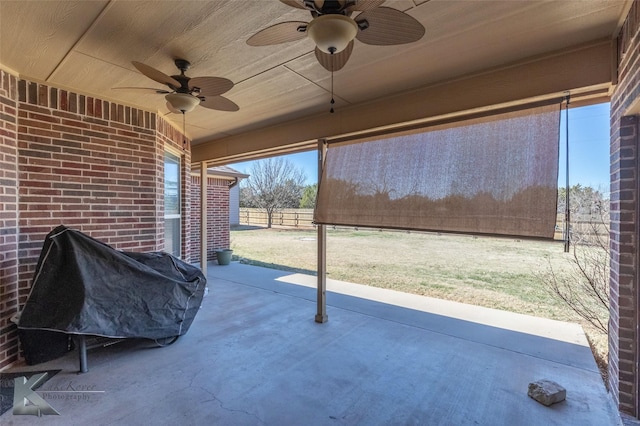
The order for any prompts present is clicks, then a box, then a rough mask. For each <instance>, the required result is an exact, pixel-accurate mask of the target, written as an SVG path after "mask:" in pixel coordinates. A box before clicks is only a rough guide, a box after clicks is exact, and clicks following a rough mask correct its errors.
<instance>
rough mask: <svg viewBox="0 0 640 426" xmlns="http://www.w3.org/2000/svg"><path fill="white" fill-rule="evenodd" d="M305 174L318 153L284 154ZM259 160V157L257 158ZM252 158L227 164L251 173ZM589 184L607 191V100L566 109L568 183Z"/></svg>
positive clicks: (314, 173) (312, 173)
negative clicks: (567, 113)
mask: <svg viewBox="0 0 640 426" xmlns="http://www.w3.org/2000/svg"><path fill="white" fill-rule="evenodd" d="M565 122H566V119H565V110H564V109H563V110H562V113H561V118H560V162H559V163H560V164H559V173H558V186H562V187H564V185H565V180H566V178H565V170H566V167H565V163H566V149H565V147H566V143H565V141H566V130H565ZM286 158H287V159H289V160H290V161H291V162H293V164H294V165H295V166H296V167H298V168H300V169H302V170H303V171H304V173H305V175H306V178H307V180H306V182H305V183H306V184H307V185H311V184H314V183H316V182H317V181H318V154H317V152H316V151H315V150H314V151H309V152H303V153H298V154H290V155H287V156H286ZM258 161H259V160H258ZM253 163H254V161H246V162H243V163H234V164H229V166H230V167H232V168H234V169H236V170H238V171H240V172H243V173H246V174H251V166H252V164H253ZM578 183H579V184H581V185H582V186H591V187H592V188H594V189H597V190H600V191H601V192H603V193H605V194H608V193H609V103H605V104H597V105H590V106H586V107H581V108H572V109H569V184H570V185H571V186H573V185H575V184H578Z"/></svg>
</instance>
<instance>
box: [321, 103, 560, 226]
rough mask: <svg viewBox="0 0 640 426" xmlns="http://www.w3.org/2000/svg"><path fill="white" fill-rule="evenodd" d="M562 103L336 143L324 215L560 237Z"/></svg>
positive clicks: (356, 221) (363, 222) (353, 222)
mask: <svg viewBox="0 0 640 426" xmlns="http://www.w3.org/2000/svg"><path fill="white" fill-rule="evenodd" d="M559 126H560V109H559V107H558V105H557V104H554V105H546V106H540V107H535V108H531V109H525V110H519V111H515V112H514V111H512V112H507V113H501V114H495V115H491V116H488V117H482V118H474V119H468V120H463V121H459V122H456V123H454V124H451V123H449V124H446V125H440V126H434V127H429V128H422V129H420V130H411V131H407V132H403V133H395V134H390V135H385V136H382V137H378V138H377V139H375V140H372V139H369V140H355V141H349V142H345V143H335V144H330V145H329V147H328V149H327V154H326V159H325V165H324V168H323V172H322V177H321V179H320V183H319V188H318V197H317V203H316V209H315V212H314V221H315V222H316V223H318V224H333V225H348V226H363V227H374V228H396V229H411V230H424V231H438V232H455V233H469V234H490V235H509V236H523V237H534V238H544V239H552V238H553V234H554V227H555V223H556V207H557V195H558V194H557V192H558V155H559V154H558V143H559V138H558V135H559V133H558V132H559Z"/></svg>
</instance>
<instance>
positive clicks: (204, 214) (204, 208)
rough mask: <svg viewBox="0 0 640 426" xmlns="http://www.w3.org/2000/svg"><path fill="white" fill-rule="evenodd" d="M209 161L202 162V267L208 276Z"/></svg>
mask: <svg viewBox="0 0 640 426" xmlns="http://www.w3.org/2000/svg"><path fill="white" fill-rule="evenodd" d="M207 184H208V182H207V163H206V162H205V161H203V162H202V163H200V269H201V270H202V273H203V274H204V276H205V277H206V276H207Z"/></svg>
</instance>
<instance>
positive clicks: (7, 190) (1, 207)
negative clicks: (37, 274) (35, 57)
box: [0, 70, 18, 368]
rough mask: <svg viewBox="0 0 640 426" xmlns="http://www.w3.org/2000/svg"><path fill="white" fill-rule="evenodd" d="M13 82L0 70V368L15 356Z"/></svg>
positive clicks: (16, 298)
mask: <svg viewBox="0 0 640 426" xmlns="http://www.w3.org/2000/svg"><path fill="white" fill-rule="evenodd" d="M16 97H17V79H16V78H15V77H14V76H12V75H10V74H8V73H6V72H4V71H2V70H0V368H2V367H5V366H6V365H8V364H10V363H11V362H13V361H15V360H16V359H17V356H18V333H17V330H16V328H15V326H14V325H13V324H12V323H11V317H12V316H13V315H14V314H15V313H16V312H17V311H18V189H17V188H18V144H17V139H16V130H17V126H16V111H17V110H16Z"/></svg>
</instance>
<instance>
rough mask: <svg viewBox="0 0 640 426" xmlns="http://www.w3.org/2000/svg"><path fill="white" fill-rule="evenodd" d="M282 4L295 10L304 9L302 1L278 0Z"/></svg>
mask: <svg viewBox="0 0 640 426" xmlns="http://www.w3.org/2000/svg"><path fill="white" fill-rule="evenodd" d="M280 1H281V2H282V3H284V4H286V5H287V6H291V7H295V8H296V9H306V7H305V5H304V2H303V1H302V0H280Z"/></svg>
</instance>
